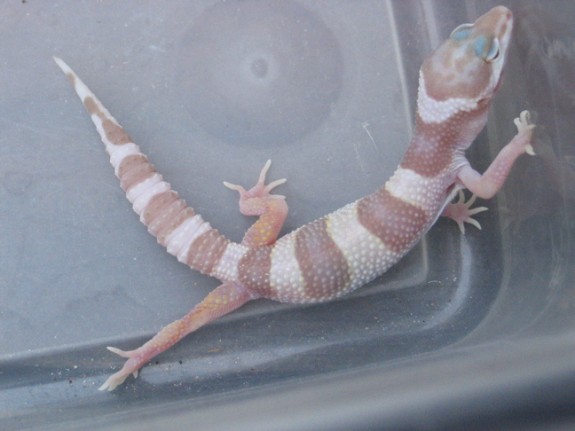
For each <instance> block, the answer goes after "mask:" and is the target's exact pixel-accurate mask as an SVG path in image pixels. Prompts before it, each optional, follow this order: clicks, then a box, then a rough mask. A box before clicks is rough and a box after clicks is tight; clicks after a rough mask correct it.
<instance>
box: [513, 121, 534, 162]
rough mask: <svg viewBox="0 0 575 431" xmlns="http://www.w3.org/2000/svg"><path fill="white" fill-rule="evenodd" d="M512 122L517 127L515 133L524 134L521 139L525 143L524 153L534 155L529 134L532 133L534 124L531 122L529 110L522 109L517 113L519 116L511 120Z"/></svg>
mask: <svg viewBox="0 0 575 431" xmlns="http://www.w3.org/2000/svg"><path fill="white" fill-rule="evenodd" d="M513 124H515V126H516V127H517V134H518V135H524V136H525V139H524V140H522V142H524V145H525V149H524V151H525V153H526V154H529V155H530V156H534V155H535V150H534V149H533V146H532V145H531V143H530V141H531V135H532V134H533V129H535V124H533V123H531V114H530V113H529V111H523V112H521V114H519V117H518V118H516V119H514V120H513Z"/></svg>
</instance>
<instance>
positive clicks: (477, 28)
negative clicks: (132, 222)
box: [55, 6, 534, 391]
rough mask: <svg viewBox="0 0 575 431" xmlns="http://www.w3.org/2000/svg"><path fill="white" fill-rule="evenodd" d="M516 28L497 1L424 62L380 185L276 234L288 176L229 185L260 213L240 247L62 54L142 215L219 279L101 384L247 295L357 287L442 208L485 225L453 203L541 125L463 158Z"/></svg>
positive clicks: (508, 163) (496, 183) (480, 186)
mask: <svg viewBox="0 0 575 431" xmlns="http://www.w3.org/2000/svg"><path fill="white" fill-rule="evenodd" d="M512 27H513V17H512V14H511V11H509V10H508V9H507V8H505V7H503V6H498V7H495V8H493V9H491V10H490V11H489V12H487V13H486V14H485V15H483V16H481V17H480V18H479V19H478V20H477V21H476V22H475V23H474V24H463V25H460V26H459V27H457V28H456V29H455V30H454V31H453V32H452V33H451V36H450V37H449V39H447V40H446V41H445V42H444V43H443V44H442V45H441V46H440V47H439V48H438V49H437V50H436V51H435V52H433V53H432V54H431V55H430V56H429V57H428V58H427V59H426V60H425V62H424V63H423V66H422V67H421V70H420V74H419V92H418V99H417V119H416V127H415V134H414V136H413V138H412V140H411V143H410V144H409V147H408V148H407V152H406V154H405V156H404V157H403V159H402V161H401V163H400V165H399V167H398V168H397V170H396V171H395V173H394V174H393V176H392V177H391V178H390V179H389V180H388V181H387V182H386V183H385V184H384V185H383V186H382V187H381V188H379V189H378V190H376V191H375V192H374V193H372V194H370V195H367V196H365V197H363V198H361V199H359V200H357V201H355V202H353V203H351V204H348V205H346V206H344V207H343V208H341V209H339V210H337V211H335V212H333V213H331V214H328V215H326V216H325V217H323V218H320V219H318V220H316V221H313V222H311V223H309V224H307V225H305V226H303V227H301V228H299V229H297V230H295V231H293V232H291V233H289V234H287V235H285V236H284V237H282V238H280V239H277V236H278V235H279V232H280V229H281V227H282V225H283V223H284V220H285V219H286V216H287V212H288V207H287V204H286V202H285V198H284V196H280V195H275V194H271V193H270V192H271V190H272V189H273V188H275V187H276V186H278V185H279V184H282V183H283V182H284V181H285V180H277V181H274V182H272V183H270V184H268V185H266V184H265V176H266V173H267V171H268V169H269V166H270V162H269V161H268V162H267V163H266V164H265V166H264V168H263V169H262V171H261V173H260V176H259V180H258V182H257V183H256V185H255V186H254V187H253V188H251V189H250V190H247V191H246V190H245V189H244V188H243V187H241V186H237V185H233V184H229V183H224V184H225V185H226V186H227V187H229V188H231V189H233V190H236V191H238V192H239V195H240V202H239V206H240V211H241V213H242V214H244V215H251V216H258V217H259V219H258V220H257V221H256V222H255V224H254V225H252V226H251V228H250V229H249V230H248V231H247V233H246V234H245V236H244V238H243V240H242V242H241V243H240V244H238V243H234V242H232V241H230V240H228V239H227V238H225V237H224V236H223V235H222V234H220V233H219V232H218V231H217V230H216V229H214V228H212V227H211V226H210V224H209V223H208V222H206V221H204V220H203V219H202V217H201V216H200V215H199V214H197V213H196V212H195V211H194V210H193V209H192V208H190V207H189V206H188V205H187V204H186V203H185V202H184V201H183V200H182V199H181V198H180V197H179V196H178V194H177V193H176V192H175V191H173V190H172V188H171V186H170V184H168V183H167V182H165V181H163V179H162V177H161V176H160V174H158V173H157V172H156V170H155V169H154V167H153V166H152V164H151V163H150V162H149V161H148V159H147V157H146V156H145V155H143V154H142V153H141V152H140V149H139V147H138V146H137V145H136V144H134V143H133V142H132V140H131V139H130V137H129V136H128V134H127V133H126V132H125V131H124V130H123V129H122V127H121V126H120V125H119V124H118V122H117V121H116V120H115V119H114V118H113V117H112V116H111V115H110V113H109V112H108V111H107V110H106V108H105V107H104V106H103V105H102V104H101V103H100V101H99V100H98V99H97V98H96V96H94V94H93V93H92V92H91V91H90V90H89V89H88V87H86V85H84V83H83V82H82V81H81V80H80V79H79V78H78V76H77V75H76V74H75V73H74V72H73V71H72V69H70V67H69V66H68V65H67V64H66V63H64V62H63V61H62V60H61V59H59V58H55V61H56V63H57V64H58V66H59V67H60V68H61V69H62V70H63V71H64V73H65V74H66V75H67V76H68V78H69V79H70V81H71V83H72V85H73V86H74V89H75V91H76V93H77V94H78V96H79V97H80V99H81V100H82V102H83V104H84V106H85V107H86V109H87V110H88V112H89V113H90V115H91V118H92V120H93V122H94V124H95V125H96V128H97V129H98V132H99V133H100V136H101V138H102V141H103V142H104V144H105V146H106V150H107V152H108V153H109V155H110V161H111V163H112V166H113V167H114V170H115V173H116V176H117V177H118V178H119V179H120V183H121V187H122V188H123V189H124V191H125V192H126V194H127V198H128V200H129V201H130V202H131V203H132V205H133V209H134V211H135V212H136V213H137V214H138V215H139V216H140V220H141V221H142V223H144V224H145V225H146V226H147V227H148V231H149V232H150V233H151V234H152V235H154V236H155V237H156V238H157V240H158V242H159V243H160V244H161V245H163V246H164V247H166V248H167V250H168V253H170V254H172V255H174V256H176V257H177V258H178V260H179V261H180V262H183V263H185V264H187V265H189V266H190V267H191V268H193V269H195V270H197V271H200V272H201V273H204V274H208V275H211V276H213V277H216V278H217V279H219V280H220V281H221V282H222V284H221V285H220V286H218V287H217V288H216V289H215V290H213V291H212V292H211V293H210V294H208V295H207V296H206V298H205V299H204V300H203V301H202V302H201V303H199V304H198V305H197V306H196V307H194V308H193V309H192V310H191V311H190V312H189V313H188V314H187V315H186V316H184V317H183V318H182V319H180V320H177V321H175V322H173V323H171V324H169V325H168V326H166V327H164V328H163V329H162V330H161V331H160V332H159V333H158V334H156V335H155V336H154V337H153V338H152V339H151V340H150V341H148V342H147V343H145V344H144V345H142V346H141V347H139V348H137V349H135V350H130V351H123V350H120V349H117V348H113V347H108V349H109V350H111V351H112V352H114V353H117V354H118V355H120V356H123V357H125V358H128V359H127V361H126V362H125V364H124V366H123V368H122V369H121V370H120V371H119V372H117V373H115V374H113V375H112V376H110V377H109V378H108V379H107V380H106V382H105V383H104V384H103V385H102V386H101V387H100V390H110V391H111V390H113V389H114V388H116V387H117V386H118V385H120V384H121V383H123V382H124V380H125V379H126V378H127V377H128V376H129V375H130V374H133V375H134V376H135V377H136V376H137V374H138V370H139V369H140V368H141V367H142V366H143V365H144V364H145V363H147V362H148V361H149V360H150V359H151V358H152V357H154V356H156V355H157V354H159V353H161V352H163V351H165V350H166V349H168V348H169V347H170V346H172V345H174V344H175V343H176V342H178V341H179V340H180V339H182V338H183V337H184V336H186V335H187V334H189V333H190V332H192V331H195V330H196V329H198V328H200V327H201V326H203V325H205V324H206V323H208V322H211V321H213V320H215V319H217V318H218V317H220V316H222V315H225V314H227V313H229V312H231V311H233V310H235V309H237V308H238V307H240V306H242V305H243V304H245V303H246V302H248V301H251V300H254V299H256V298H269V299H273V300H277V301H281V302H289V303H312V302H321V301H328V300H331V299H334V298H337V297H340V296H342V295H345V294H347V293H349V292H351V291H353V290H355V289H357V288H358V287H360V286H362V285H364V284H365V283H367V282H369V281H371V280H373V279H374V278H376V277H378V276H379V275H381V274H382V273H384V272H385V271H386V270H387V269H388V268H390V267H391V266H392V265H394V264H395V263H396V262H397V261H398V260H399V259H401V257H403V256H404V255H405V254H406V253H407V252H408V251H409V250H410V249H411V248H412V247H413V246H414V245H415V244H416V243H417V242H418V241H419V240H420V239H421V237H422V236H423V235H424V234H425V233H426V232H427V230H428V229H429V228H430V227H431V226H432V225H433V224H434V223H435V221H436V220H437V218H438V217H439V216H440V215H442V214H443V215H447V216H449V217H451V218H453V219H454V220H456V221H457V222H458V224H459V225H460V227H461V226H463V222H469V223H472V224H474V225H475V226H477V227H479V224H478V223H477V221H476V220H474V219H473V218H472V217H471V216H472V215H474V214H476V213H477V212H479V211H482V210H484V209H485V208H475V209H471V203H472V201H471V202H467V203H465V202H463V200H462V199H460V200H459V201H458V202H456V203H454V204H449V202H450V201H451V199H453V197H454V196H455V194H456V193H457V192H458V191H459V192H460V190H461V189H463V188H467V189H469V190H470V191H471V192H472V193H473V194H474V195H476V196H479V197H481V198H485V199H487V198H490V197H492V196H493V195H494V194H495V193H496V192H497V191H498V190H499V189H500V188H501V186H502V185H503V183H504V181H505V179H506V178H507V176H508V173H509V171H510V169H511V167H512V165H513V163H514V161H515V159H516V158H517V157H518V156H520V155H521V154H523V153H529V154H533V148H532V147H531V144H530V140H531V135H532V130H533V128H534V126H533V125H532V124H530V123H529V115H528V112H527V111H524V112H523V113H522V114H521V115H520V118H517V119H515V124H516V126H517V129H518V133H517V135H516V136H515V137H514V138H513V139H512V140H511V142H509V143H508V144H507V145H506V146H505V147H504V148H503V149H502V150H501V151H500V153H499V154H498V155H497V157H496V158H495V160H494V161H493V163H492V164H491V166H489V168H488V169H487V171H486V172H485V173H484V174H483V175H481V174H479V173H478V172H476V171H475V170H473V169H472V168H471V166H470V164H469V162H468V160H467V159H466V158H465V155H464V152H465V150H466V149H467V148H468V147H469V146H470V145H471V143H472V142H473V140H474V139H475V138H476V136H477V135H478V133H479V132H480V131H481V129H482V128H483V127H484V125H485V123H486V122H487V114H488V108H489V104H490V102H491V99H492V97H493V96H494V94H495V93H496V91H497V89H498V87H499V84H500V81H501V74H502V70H503V65H504V62H505V56H506V52H507V49H508V46H509V41H510V39H511V31H512ZM460 193H461V192H460ZM473 199H474V197H473V198H472V200H473ZM276 239H277V240H276Z"/></svg>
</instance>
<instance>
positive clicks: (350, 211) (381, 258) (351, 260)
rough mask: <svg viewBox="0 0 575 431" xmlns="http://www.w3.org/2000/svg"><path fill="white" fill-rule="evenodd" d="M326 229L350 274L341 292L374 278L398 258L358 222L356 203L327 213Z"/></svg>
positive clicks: (355, 287) (344, 292) (351, 289)
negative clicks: (343, 258) (340, 252)
mask: <svg viewBox="0 0 575 431" xmlns="http://www.w3.org/2000/svg"><path fill="white" fill-rule="evenodd" d="M327 229H328V232H329V234H330V236H331V238H332V239H333V240H334V242H335V243H336V244H337V246H338V247H339V249H340V250H341V251H342V252H343V254H344V256H345V260H346V261H347V265H348V271H349V273H350V281H349V284H348V286H347V287H346V289H345V290H343V291H342V293H341V294H342V295H344V294H346V293H347V292H349V291H353V290H355V289H357V288H358V287H360V286H363V285H364V284H365V283H367V282H369V281H371V280H373V279H374V278H375V277H377V276H378V275H379V274H381V273H383V272H385V271H386V270H387V269H388V268H389V267H391V266H392V265H393V264H394V263H395V262H397V260H398V259H399V258H400V257H401V255H398V254H397V253H394V252H393V251H391V250H389V249H388V248H387V247H386V246H385V244H384V243H383V242H382V241H381V240H380V239H379V238H377V237H376V236H374V235H373V234H371V233H370V232H369V231H368V230H367V229H366V228H365V227H364V226H362V225H361V223H359V221H358V219H357V204H356V203H355V202H354V203H351V204H348V205H346V206H345V207H343V208H341V209H340V210H338V211H335V212H333V213H331V214H330V215H328V216H327Z"/></svg>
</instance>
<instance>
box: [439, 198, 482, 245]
mask: <svg viewBox="0 0 575 431" xmlns="http://www.w3.org/2000/svg"><path fill="white" fill-rule="evenodd" d="M476 198H477V197H476V196H475V195H472V196H471V198H469V200H468V201H467V202H465V194H464V193H463V190H459V194H458V198H457V202H454V203H451V204H449V205H447V206H446V207H445V209H444V210H443V213H442V214H441V215H443V216H445V217H449V218H450V219H452V220H454V221H455V222H456V223H457V226H459V230H460V231H461V233H462V234H465V223H469V224H471V225H473V226H475V227H476V228H477V229H479V230H481V225H480V224H479V222H478V221H477V220H475V219H474V218H473V217H472V216H474V215H475V214H478V213H480V212H483V211H487V207H476V208H471V205H473V204H474V203H475V199H476Z"/></svg>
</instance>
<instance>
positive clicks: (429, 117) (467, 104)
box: [417, 72, 477, 124]
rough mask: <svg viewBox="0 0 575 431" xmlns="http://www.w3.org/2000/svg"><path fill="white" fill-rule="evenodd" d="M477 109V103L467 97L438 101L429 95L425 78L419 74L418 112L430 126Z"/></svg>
mask: <svg viewBox="0 0 575 431" xmlns="http://www.w3.org/2000/svg"><path fill="white" fill-rule="evenodd" d="M475 109H477V102H476V101H475V100H473V99H469V98H465V97H452V98H449V99H447V100H436V99H434V98H433V97H430V96H429V95H428V94H427V89H426V87H425V78H424V77H423V73H422V72H419V90H418V93H417V112H418V114H419V116H420V118H421V120H422V121H423V122H425V123H428V124H439V123H443V122H445V121H447V120H449V119H450V118H451V117H453V116H454V115H456V114H458V113H460V112H470V111H473V110H475Z"/></svg>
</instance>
